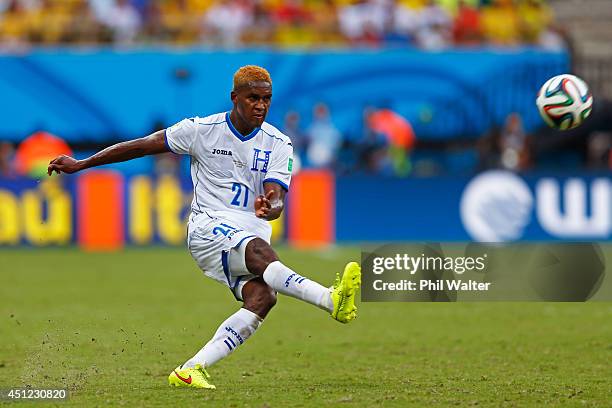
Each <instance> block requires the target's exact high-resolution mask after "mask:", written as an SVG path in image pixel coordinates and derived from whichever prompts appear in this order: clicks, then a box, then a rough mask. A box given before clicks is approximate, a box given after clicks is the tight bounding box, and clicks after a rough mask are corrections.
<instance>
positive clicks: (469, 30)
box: [453, 0, 481, 45]
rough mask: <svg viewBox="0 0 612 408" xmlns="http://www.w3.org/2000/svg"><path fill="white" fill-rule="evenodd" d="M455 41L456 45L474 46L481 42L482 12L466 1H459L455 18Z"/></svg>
mask: <svg viewBox="0 0 612 408" xmlns="http://www.w3.org/2000/svg"><path fill="white" fill-rule="evenodd" d="M453 39H454V41H455V43H456V44H463V45H474V44H479V43H480V41H481V33H480V12H479V11H478V9H477V8H476V7H474V6H472V5H470V4H469V3H468V2H467V1H466V0H460V1H459V8H458V9H457V15H456V16H455V21H454V27H453Z"/></svg>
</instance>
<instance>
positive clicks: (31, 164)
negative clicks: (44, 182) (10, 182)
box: [15, 132, 72, 178]
mask: <svg viewBox="0 0 612 408" xmlns="http://www.w3.org/2000/svg"><path fill="white" fill-rule="evenodd" d="M61 154H65V155H68V156H72V149H70V147H69V146H68V144H67V143H66V142H65V141H64V140H63V139H61V138H59V137H57V136H55V135H52V134H51V133H47V132H36V133H34V134H32V135H30V136H28V137H27V138H26V139H25V140H24V141H22V142H21V143H20V144H19V146H18V147H17V152H16V154H15V166H16V169H17V173H19V174H21V175H28V176H30V177H34V178H40V177H42V176H44V175H45V174H47V166H48V165H49V161H50V160H51V159H53V158H55V157H57V156H59V155H61Z"/></svg>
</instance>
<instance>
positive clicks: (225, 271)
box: [187, 213, 257, 300]
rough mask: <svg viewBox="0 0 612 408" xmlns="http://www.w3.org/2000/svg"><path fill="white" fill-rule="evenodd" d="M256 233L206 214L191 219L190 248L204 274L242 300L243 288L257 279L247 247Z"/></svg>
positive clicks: (189, 228)
mask: <svg viewBox="0 0 612 408" xmlns="http://www.w3.org/2000/svg"><path fill="white" fill-rule="evenodd" d="M254 238H257V236H256V235H255V234H253V233H252V232H249V231H245V230H243V229H241V228H240V227H239V226H238V225H236V224H235V223H234V222H232V221H230V220H228V219H226V218H220V217H210V216H208V215H207V214H206V213H202V214H199V215H197V216H195V217H191V219H190V221H189V226H188V233H187V246H188V247H189V251H190V252H191V256H192V257H193V259H195V261H196V263H197V264H198V266H199V267H200V269H202V271H203V272H204V275H206V276H208V277H209V278H212V279H214V280H216V281H217V282H219V283H221V284H223V285H225V286H227V287H228V288H229V289H230V290H231V291H232V293H233V294H234V297H235V298H236V300H242V287H243V286H244V284H245V283H247V282H248V281H249V280H251V279H254V278H256V277H257V276H256V275H253V274H252V273H250V272H249V271H248V269H247V267H246V262H245V259H244V254H245V248H246V246H247V244H248V243H249V242H250V241H251V240H252V239H254Z"/></svg>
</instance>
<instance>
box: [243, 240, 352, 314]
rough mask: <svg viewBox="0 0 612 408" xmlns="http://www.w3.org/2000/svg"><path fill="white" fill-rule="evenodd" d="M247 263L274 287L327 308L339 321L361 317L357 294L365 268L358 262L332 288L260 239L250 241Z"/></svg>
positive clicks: (247, 248) (250, 270) (248, 266)
mask: <svg viewBox="0 0 612 408" xmlns="http://www.w3.org/2000/svg"><path fill="white" fill-rule="evenodd" d="M245 262H246V266H247V268H248V270H249V272H251V273H252V274H254V275H257V276H261V277H262V278H263V280H264V281H265V282H266V283H267V284H268V285H270V287H271V288H273V289H274V290H276V291H278V292H279V293H282V294H284V295H288V296H291V297H294V298H297V299H301V300H303V301H305V302H308V303H310V304H313V305H315V306H318V307H320V308H321V309H323V310H327V311H328V312H329V313H330V314H331V316H332V317H333V318H334V319H336V320H338V321H339V322H342V323H348V322H350V321H351V320H353V319H354V318H355V317H356V316H357V307H356V306H355V295H356V292H357V290H358V289H359V285H360V284H361V268H360V267H359V264H357V263H356V262H350V263H348V264H347V265H346V267H345V269H344V273H343V274H342V277H339V276H338V277H337V279H336V282H335V284H334V286H333V287H332V288H326V287H325V286H323V285H320V284H319V283H317V282H315V281H313V280H310V279H308V278H305V277H304V276H302V275H300V274H298V273H297V272H295V271H293V270H291V269H290V268H288V267H287V266H285V265H284V264H283V263H282V262H281V261H280V260H279V258H278V256H277V255H276V252H274V250H273V249H272V247H271V246H270V245H269V244H268V243H267V242H266V241H264V240H263V239H260V238H255V239H253V240H252V241H250V242H249V243H248V245H247V247H246V250H245Z"/></svg>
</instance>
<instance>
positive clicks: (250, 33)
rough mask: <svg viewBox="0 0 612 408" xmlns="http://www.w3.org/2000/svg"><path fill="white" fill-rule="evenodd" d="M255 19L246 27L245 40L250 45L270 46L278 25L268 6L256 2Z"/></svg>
mask: <svg viewBox="0 0 612 408" xmlns="http://www.w3.org/2000/svg"><path fill="white" fill-rule="evenodd" d="M252 15H253V19H252V21H251V24H250V25H248V26H247V27H245V30H244V34H243V38H244V42H245V43H248V44H257V45H262V44H268V43H270V42H271V41H272V38H273V34H274V31H275V26H276V23H275V21H274V19H273V18H272V16H271V15H270V13H269V12H268V8H267V7H266V5H265V4H264V3H263V2H262V1H260V0H256V1H255V4H254V5H253V13H252Z"/></svg>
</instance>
